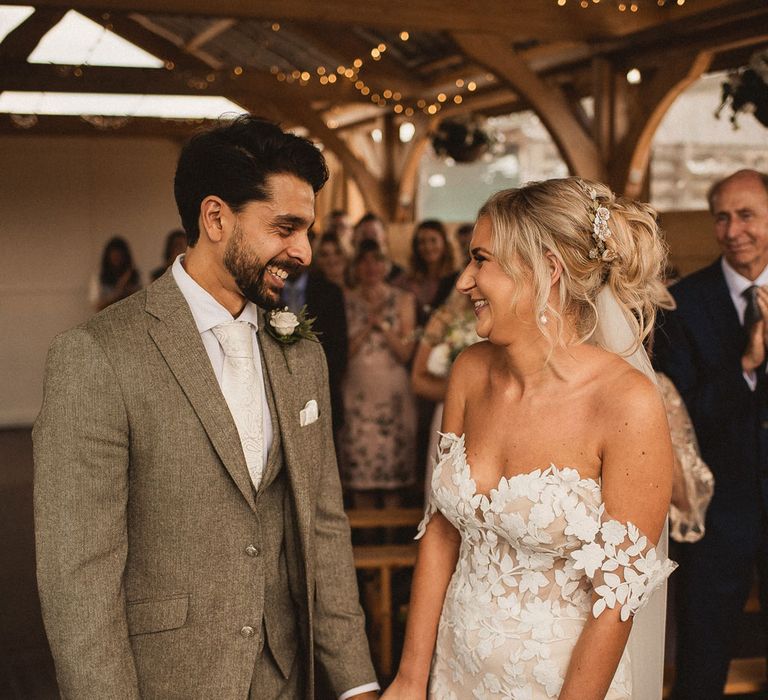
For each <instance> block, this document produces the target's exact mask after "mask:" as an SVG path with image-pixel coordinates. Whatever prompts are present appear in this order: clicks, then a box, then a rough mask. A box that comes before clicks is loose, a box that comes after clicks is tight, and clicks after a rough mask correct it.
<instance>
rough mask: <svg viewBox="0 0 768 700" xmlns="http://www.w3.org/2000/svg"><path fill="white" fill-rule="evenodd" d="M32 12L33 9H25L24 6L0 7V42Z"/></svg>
mask: <svg viewBox="0 0 768 700" xmlns="http://www.w3.org/2000/svg"><path fill="white" fill-rule="evenodd" d="M34 12H35V8H34V7H27V6H26V5H5V6H3V7H0V41H2V40H3V39H5V37H7V36H8V35H9V34H10V33H11V32H12V31H13V30H14V29H16V27H18V26H19V25H20V24H21V23H22V22H23V21H24V20H25V19H27V17H29V16H30V15H32V14H34Z"/></svg>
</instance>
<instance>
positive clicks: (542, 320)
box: [539, 314, 549, 326]
mask: <svg viewBox="0 0 768 700" xmlns="http://www.w3.org/2000/svg"><path fill="white" fill-rule="evenodd" d="M539 322H540V323H541V325H542V326H546V325H547V324H548V323H549V319H548V318H547V314H541V316H539Z"/></svg>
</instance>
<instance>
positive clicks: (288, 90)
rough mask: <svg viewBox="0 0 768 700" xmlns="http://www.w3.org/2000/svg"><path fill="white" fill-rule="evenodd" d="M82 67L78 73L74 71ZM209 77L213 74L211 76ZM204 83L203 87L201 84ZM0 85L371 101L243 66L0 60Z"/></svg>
mask: <svg viewBox="0 0 768 700" xmlns="http://www.w3.org/2000/svg"><path fill="white" fill-rule="evenodd" d="M76 70H77V71H78V72H80V73H81V75H79V76H78V77H76V74H75V71H76ZM210 78H212V80H209V79H210ZM201 88H202V89H201ZM0 90H23V91H39V92H97V93H99V92H103V93H112V94H137V95H198V96H199V95H215V96H222V97H229V98H231V99H233V100H235V101H236V102H238V103H240V104H242V100H243V99H244V98H247V99H248V100H249V101H258V102H262V103H263V102H264V101H267V100H274V99H278V98H280V97H281V96H282V95H284V94H289V95H294V96H296V98H297V99H303V100H306V101H307V102H308V103H309V102H312V101H318V102H323V103H325V102H329V101H332V102H336V103H347V102H352V103H358V104H369V100H367V99H366V98H365V97H363V96H362V95H360V93H359V92H357V90H355V89H354V87H353V86H351V85H348V84H346V85H345V84H344V83H339V84H336V85H328V86H321V85H319V84H317V83H316V84H314V85H312V84H310V85H306V86H301V85H299V84H298V83H295V82H294V83H291V84H288V83H279V82H278V81H277V80H276V79H275V78H274V77H273V76H271V75H265V74H263V73H256V72H253V73H249V72H247V71H246V72H245V73H244V74H243V75H241V76H235V75H234V74H233V73H231V72H224V71H211V70H208V71H206V72H201V71H180V70H178V69H174V70H172V71H170V70H164V69H158V68H117V67H111V66H81V67H79V66H53V65H45V64H32V63H22V62H10V61H4V62H0Z"/></svg>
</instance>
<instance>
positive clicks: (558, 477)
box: [384, 178, 675, 700]
mask: <svg viewBox="0 0 768 700" xmlns="http://www.w3.org/2000/svg"><path fill="white" fill-rule="evenodd" d="M470 249H471V256H472V257H471V261H470V263H469V265H468V266H467V268H466V269H465V270H464V272H463V273H462V275H461V276H460V278H459V280H458V282H457V288H458V289H459V291H461V292H462V293H463V294H466V295H467V296H468V297H469V298H470V299H471V301H472V303H473V305H474V310H475V314H476V316H477V320H476V328H477V332H478V334H479V335H480V336H481V337H483V338H486V339H487V342H481V343H478V344H477V345H474V346H472V347H470V348H468V349H467V350H465V351H464V352H463V353H462V354H461V355H460V356H459V358H458V359H457V361H456V362H455V364H454V366H453V370H452V373H451V377H450V380H449V386H448V394H447V398H446V403H445V414H444V418H443V431H444V433H443V435H442V438H441V440H440V444H439V449H438V455H437V463H436V465H435V468H434V472H433V475H432V484H431V494H430V501H429V505H428V507H427V513H426V516H425V518H424V521H423V522H422V524H421V525H420V527H419V537H420V538H421V544H420V547H419V556H418V561H417V565H416V570H415V573H414V580H413V590H412V593H411V606H410V612H409V619H408V627H407V630H406V638H405V646H404V649H403V654H402V660H401V663H400V668H399V670H398V673H397V675H396V677H395V679H394V681H393V683H392V685H391V686H390V687H389V689H388V690H387V692H386V693H385V695H384V698H385V699H386V700H398V699H401V698H424V697H425V695H426V696H428V697H430V698H439V699H440V700H450V699H455V700H462V699H464V698H470V699H472V698H489V699H496V698H499V699H500V698H513V699H514V700H539V699H544V698H560V700H597V699H598V698H599V699H602V698H610V699H611V700H615V699H618V698H632V699H633V700H636V699H637V698H643V699H646V698H647V699H649V700H650V699H653V700H657V699H658V698H661V674H662V663H661V657H662V654H663V603H664V600H663V594H657V595H655V596H654V595H652V594H653V593H654V591H656V590H657V589H659V588H661V587H663V585H664V583H665V581H666V577H667V576H668V575H669V574H670V573H671V571H672V570H673V569H674V568H675V564H674V563H673V562H671V561H669V560H668V559H667V558H666V555H665V552H664V550H663V549H662V548H657V547H655V546H654V543H656V542H658V541H659V540H660V538H661V536H662V532H663V530H664V526H665V521H666V517H667V510H668V508H669V500H670V492H671V484H672V464H673V456H672V447H671V445H670V437H669V428H668V426H667V419H666V417H665V412H664V407H663V405H662V401H661V398H660V395H659V392H658V390H657V388H656V386H655V384H654V383H653V380H652V378H651V377H652V371H651V369H650V366H649V364H648V361H647V356H645V353H644V351H643V350H642V340H643V338H644V337H645V335H646V334H647V333H648V331H649V330H650V328H651V327H652V324H653V320H654V315H655V309H656V307H657V306H658V305H665V304H668V303H669V297H668V296H667V293H666V290H665V289H664V286H663V284H662V283H661V281H660V273H661V268H662V264H663V261H664V257H665V249H664V246H663V244H662V242H661V241H660V239H659V234H658V229H657V226H656V222H655V218H654V212H653V210H652V209H651V208H650V207H648V206H646V205H643V204H638V203H635V202H632V201H630V200H626V199H622V198H616V197H614V195H613V194H612V193H611V192H610V190H608V188H606V187H605V186H604V185H601V184H598V183H593V182H585V181H583V180H580V179H578V178H566V179H561V180H549V181H546V182H539V183H533V184H529V185H527V186H525V187H523V188H520V189H511V190H505V191H502V192H499V193H498V194H496V195H494V196H493V197H491V198H490V200H489V201H488V202H487V203H486V204H485V205H484V206H483V207H482V209H481V210H480V213H479V215H478V220H477V223H476V225H475V230H474V234H473V237H472V242H471V244H470ZM649 600H650V601H651V605H647V604H648V602H649ZM646 606H647V608H649V609H646V610H643V612H642V613H640V614H639V615H638V617H637V620H634V616H635V614H636V613H638V612H639V611H640V610H641V608H644V607H646ZM644 616H648V619H646V620H645V622H644V624H640V623H641V622H642V618H643V617H644ZM633 624H635V625H636V626H637V627H638V629H635V631H634V632H633V634H632V637H633V638H634V637H635V636H636V634H635V633H638V634H637V637H638V638H637V640H636V641H635V642H630V644H629V645H628V644H627V640H628V638H629V637H630V630H631V629H632V626H633ZM640 627H642V629H639V628H640ZM633 680H634V688H633Z"/></svg>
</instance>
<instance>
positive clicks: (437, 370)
mask: <svg viewBox="0 0 768 700" xmlns="http://www.w3.org/2000/svg"><path fill="white" fill-rule="evenodd" d="M481 340H482V338H481V337H480V336H479V335H478V334H477V333H476V332H475V314H474V312H470V313H469V314H464V315H463V316H461V317H459V318H457V319H455V320H454V321H452V322H451V323H449V324H448V325H447V326H446V329H445V335H444V336H443V340H442V342H440V343H438V344H437V345H435V346H434V347H433V348H432V351H431V352H430V353H429V357H428V358H427V371H428V372H429V373H430V374H433V375H434V376H436V377H447V376H448V372H449V371H450V369H451V365H452V364H453V363H454V361H455V360H456V358H457V357H458V356H459V354H460V353H461V351H462V350H464V348H468V347H469V346H470V345H474V344H475V343H478V342H480V341H481Z"/></svg>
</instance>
